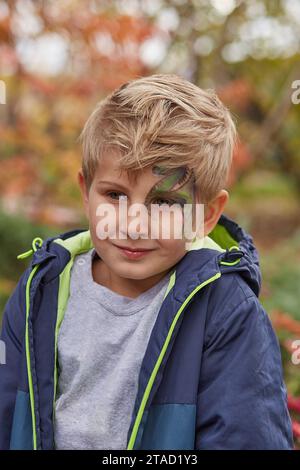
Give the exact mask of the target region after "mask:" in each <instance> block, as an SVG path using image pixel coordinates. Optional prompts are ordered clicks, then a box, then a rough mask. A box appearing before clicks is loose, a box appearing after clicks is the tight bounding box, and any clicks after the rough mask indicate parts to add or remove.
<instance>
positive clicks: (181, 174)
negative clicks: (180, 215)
mask: <svg viewBox="0 0 300 470" xmlns="http://www.w3.org/2000/svg"><path fill="white" fill-rule="evenodd" d="M152 172H153V174H155V175H157V176H159V175H164V176H163V178H161V179H160V181H158V183H156V184H155V185H154V186H152V188H151V189H150V191H149V192H148V194H147V196H146V200H145V205H146V206H147V207H149V205H150V204H155V203H156V201H157V200H159V199H165V200H169V201H170V202H171V204H180V205H181V206H182V207H183V206H184V204H192V203H193V200H194V182H195V179H194V174H193V171H192V170H190V169H189V168H187V167H185V166H182V167H178V168H165V167H163V166H158V165H155V166H154V167H153V168H152Z"/></svg>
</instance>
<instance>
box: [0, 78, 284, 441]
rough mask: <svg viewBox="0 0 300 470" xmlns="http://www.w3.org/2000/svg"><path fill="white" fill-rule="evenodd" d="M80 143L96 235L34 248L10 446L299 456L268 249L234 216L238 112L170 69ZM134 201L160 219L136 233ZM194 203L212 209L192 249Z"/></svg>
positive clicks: (101, 109)
mask: <svg viewBox="0 0 300 470" xmlns="http://www.w3.org/2000/svg"><path fill="white" fill-rule="evenodd" d="M81 138H82V143H83V164H82V169H80V171H79V173H78V180H79V184H80V188H81V191H82V196H83V201H84V207H85V211H86V215H87V217H88V220H89V230H80V229H79V230H73V231H69V232H66V233H63V234H61V235H59V236H57V237H53V238H49V239H47V240H45V241H44V242H43V241H42V240H40V239H35V240H34V241H33V245H32V248H33V249H32V250H31V252H29V253H33V258H32V260H31V263H30V266H29V267H28V269H27V270H26V271H25V272H24V273H23V275H22V277H21V279H20V281H19V283H18V286H17V287H16V289H15V291H14V292H13V294H12V296H11V297H10V299H9V300H8V302H7V305H6V308H5V313H4V320H3V329H2V335H1V339H2V340H3V341H4V342H5V344H6V355H7V363H6V365H3V366H1V369H0V374H1V376H0V397H1V400H0V423H1V429H0V446H1V448H4V449H7V448H10V449H128V450H130V449H147V450H151V449H152V450H153V449H173V450H174V449H180V450H188V449H292V448H293V440H292V431H291V422H290V418H289V414H288V410H287V404H286V389H285V386H284V382H283V378H282V366H281V356H280V350H279V346H278V341H277V338H276V336H275V334H274V331H273V329H272V326H271V323H270V321H269V318H268V316H267V314H266V312H265V310H264V309H263V307H262V306H261V304H260V302H259V300H258V296H259V291H260V286H261V273H260V269H259V261H258V254H257V251H256V248H255V246H254V244H253V240H252V238H251V236H250V235H249V234H247V233H246V232H245V231H244V230H243V229H242V228H241V227H240V226H239V225H238V224H237V223H235V222H234V221H232V220H231V219H229V218H228V217H227V216H225V214H223V213H222V212H223V209H224V207H225V205H226V203H227V200H228V192H227V191H226V190H225V189H224V185H225V184H226V181H227V176H228V171H229V168H230V164H231V159H232V151H233V146H234V142H235V126H234V124H233V121H232V119H231V116H230V113H229V112H228V110H227V109H226V108H225V107H224V106H223V104H222V103H221V102H220V100H219V99H218V98H217V96H216V95H215V94H214V93H213V92H212V91H209V90H208V91H204V90H201V89H200V88H198V87H197V86H195V85H193V84H191V83H189V82H188V81H186V80H184V79H183V78H180V77H178V76H176V75H163V74H158V75H153V76H150V77H145V78H140V79H137V80H132V81H130V82H128V83H126V84H124V85H123V86H121V87H120V88H119V89H118V90H116V91H115V92H113V93H111V94H110V95H109V96H108V97H107V98H106V99H105V100H103V101H102V102H100V104H99V105H98V106H97V107H96V109H95V111H94V112H93V113H92V115H91V116H90V118H89V119H88V121H87V123H86V125H85V127H84V129H83V132H82V136H81ZM125 203H126V204H127V203H130V205H134V204H138V205H142V206H144V207H146V209H147V211H148V212H147V214H148V216H147V215H146V216H145V212H144V216H143V218H141V219H140V222H139V224H138V227H136V230H134V229H133V225H134V224H133V222H134V214H133V213H132V212H130V210H128V212H127V209H126V208H125V209H126V210H125V212H124V211H123V209H124V204H125ZM188 204H190V205H192V208H193V212H192V214H193V215H195V212H194V210H195V207H196V205H197V204H198V205H199V204H202V205H204V213H203V214H204V219H203V223H202V226H201V230H202V231H201V236H199V232H198V231H196V234H197V236H194V237H193V238H192V239H189V240H188V237H187V236H186V235H185V236H183V237H181V238H180V237H176V236H175V230H176V229H177V228H178V226H179V228H180V230H181V231H182V229H183V228H184V227H183V226H184V224H185V223H186V222H185V219H184V220H183V217H182V218H181V219H180V217H181V216H183V211H182V208H183V206H184V205H188ZM153 205H154V206H155V205H158V206H159V207H162V209H163V210H162V212H161V213H159V215H158V216H157V215H156V216H155V215H153V216H152V212H151V213H149V209H150V206H151V207H152V206H153ZM173 206H174V207H175V206H176V207H177V208H178V207H179V211H177V213H175V212H174V213H173V215H172V217H171V218H169V220H168V224H169V228H170V231H169V232H168V236H164V235H165V232H164V230H163V225H162V224H163V222H164V219H165V218H166V214H167V210H166V208H172V207H173ZM202 207H203V206H202ZM103 208H104V209H105V210H107V211H108V215H107V214H106V215H105V217H104V218H103V216H104V213H105V211H104V210H102V209H103ZM112 208H113V209H114V210H111V209H112ZM100 216H101V217H102V218H101V217H100ZM116 216H117V217H116ZM124 217H125V218H126V217H128V219H129V223H127V225H126V224H124V223H123V222H124ZM152 218H153V220H155V221H156V222H158V225H157V226H156V232H155V231H154V235H153V234H152V232H151V234H152V235H153V236H149V230H148V229H149V224H150V222H151V223H152ZM103 220H104V221H105V224H104V225H105V227H104V225H103V223H102V222H103ZM115 220H117V223H115V224H114V221H115ZM127 222H128V220H127ZM101 224H102V225H101ZM168 224H167V225H168ZM194 227H195V220H194V219H193V228H194ZM115 229H117V230H118V231H117V235H116V230H115ZM105 233H106V235H107V236H106V237H105V236H104V235H105ZM187 241H190V242H191V243H190V244H189V245H187ZM27 254H28V253H27ZM25 255H26V254H25Z"/></svg>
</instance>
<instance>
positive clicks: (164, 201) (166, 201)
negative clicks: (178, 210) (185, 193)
mask: <svg viewBox="0 0 300 470" xmlns="http://www.w3.org/2000/svg"><path fill="white" fill-rule="evenodd" d="M152 204H158V205H159V206H161V205H163V204H167V205H168V206H172V205H173V204H180V205H181V206H183V205H184V201H182V200H176V199H167V198H163V197H160V198H157V199H155V200H153V201H152Z"/></svg>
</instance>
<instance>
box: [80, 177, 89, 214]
mask: <svg viewBox="0 0 300 470" xmlns="http://www.w3.org/2000/svg"><path fill="white" fill-rule="evenodd" d="M77 179H78V184H79V186H80V191H81V195H82V200H83V204H84V211H85V215H86V216H87V218H88V219H89V192H88V190H87V187H86V182H85V179H84V176H83V172H82V168H80V170H79V171H78V175H77Z"/></svg>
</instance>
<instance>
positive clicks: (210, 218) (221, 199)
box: [204, 189, 229, 236]
mask: <svg viewBox="0 0 300 470" xmlns="http://www.w3.org/2000/svg"><path fill="white" fill-rule="evenodd" d="M228 199H229V194H228V192H227V191H226V189H222V190H221V191H220V192H219V194H218V195H217V196H216V197H215V199H213V200H212V201H211V202H209V203H207V204H205V206H204V236H206V235H208V234H209V233H210V232H211V231H212V230H213V229H214V227H215V226H216V225H217V223H218V220H219V218H220V216H221V214H222V212H223V210H224V207H225V206H226V204H227V202H228Z"/></svg>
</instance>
